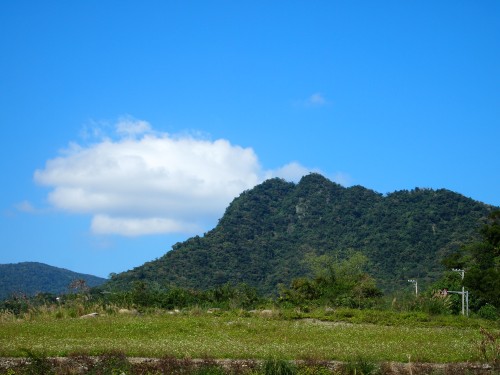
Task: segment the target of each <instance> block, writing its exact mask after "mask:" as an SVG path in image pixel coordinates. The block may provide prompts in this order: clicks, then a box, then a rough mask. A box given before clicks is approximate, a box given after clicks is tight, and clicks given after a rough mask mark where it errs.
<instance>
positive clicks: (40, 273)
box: [0, 262, 106, 300]
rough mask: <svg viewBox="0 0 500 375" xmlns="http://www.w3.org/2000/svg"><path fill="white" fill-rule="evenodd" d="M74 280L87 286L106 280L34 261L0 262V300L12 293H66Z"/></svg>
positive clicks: (28, 294) (99, 283) (29, 294)
mask: <svg viewBox="0 0 500 375" xmlns="http://www.w3.org/2000/svg"><path fill="white" fill-rule="evenodd" d="M75 280H83V281H85V285H86V286H88V287H95V286H98V285H102V284H103V283H104V282H105V281H106V280H105V279H103V278H100V277H96V276H91V275H84V274H80V273H76V272H72V271H68V270H65V269H62V268H57V267H52V266H49V265H46V264H42V263H36V262H22V263H17V264H0V300H2V299H5V298H8V297H9V296H11V295H12V294H16V295H19V294H24V295H27V296H33V295H36V294H39V295H40V294H44V293H49V294H59V293H67V292H68V291H69V290H68V287H69V285H70V284H71V283H72V282H74V281H75Z"/></svg>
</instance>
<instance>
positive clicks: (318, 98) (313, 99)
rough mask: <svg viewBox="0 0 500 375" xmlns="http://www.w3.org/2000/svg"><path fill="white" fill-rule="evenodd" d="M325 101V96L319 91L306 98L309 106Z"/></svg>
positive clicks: (320, 104)
mask: <svg viewBox="0 0 500 375" xmlns="http://www.w3.org/2000/svg"><path fill="white" fill-rule="evenodd" d="M326 103H327V101H326V99H325V97H324V96H323V95H322V94H320V93H319V92H317V93H314V94H312V95H311V96H310V97H309V98H308V99H307V104H308V105H311V106H322V105H325V104H326Z"/></svg>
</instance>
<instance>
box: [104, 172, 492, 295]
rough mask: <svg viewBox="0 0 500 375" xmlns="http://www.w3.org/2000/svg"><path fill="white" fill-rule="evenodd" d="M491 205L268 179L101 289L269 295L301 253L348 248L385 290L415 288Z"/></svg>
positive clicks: (291, 274)
mask: <svg viewBox="0 0 500 375" xmlns="http://www.w3.org/2000/svg"><path fill="white" fill-rule="evenodd" d="M493 208H494V207H492V206H488V205H485V204H483V203H480V202H477V201H474V200H472V199H469V198H466V197H464V196H462V195H460V194H457V193H454V192H451V191H449V190H445V189H441V190H431V189H415V190H412V191H398V192H394V193H391V194H388V195H386V196H384V195H382V194H379V193H376V192H374V191H372V190H369V189H366V188H363V187H361V186H353V187H350V188H344V187H342V186H340V185H338V184H336V183H334V182H332V181H330V180H328V179H326V178H325V177H323V176H321V175H319V174H310V175H307V176H305V177H303V178H302V179H301V181H300V182H299V183H298V184H294V183H289V182H286V181H284V180H281V179H271V180H267V181H265V182H264V183H262V184H260V185H258V186H256V187H255V188H253V189H251V190H248V191H245V192H243V193H242V194H241V195H240V196H239V197H238V198H236V199H234V200H233V202H232V203H231V204H230V205H229V207H228V208H227V210H226V212H225V214H224V216H223V217H222V218H221V219H220V221H219V223H218V225H217V226H216V227H215V228H214V229H213V230H211V231H210V232H208V233H206V234H205V235H204V236H203V237H199V236H196V237H193V238H190V239H188V240H187V241H185V242H182V243H177V244H176V245H174V246H173V248H172V250H171V251H169V252H167V253H166V254H165V255H164V256H163V257H161V258H159V259H157V260H155V261H152V262H148V263H145V264H144V265H142V266H140V267H137V268H135V269H133V270H130V271H127V272H124V273H121V274H118V275H115V276H114V277H113V278H112V280H111V281H110V282H109V283H108V284H106V287H107V288H118V289H122V288H129V287H130V286H131V284H132V283H133V282H134V281H137V280H142V281H146V282H148V283H155V284H156V285H159V286H174V285H175V286H180V287H188V288H201V289H206V288H211V287H214V286H217V285H221V284H224V283H227V282H231V283H241V282H245V283H247V284H249V285H251V286H254V287H256V288H257V289H258V290H260V291H261V292H264V293H274V292H275V291H276V287H277V285H278V284H279V283H284V284H288V283H289V282H290V281H291V280H292V279H293V278H295V277H298V276H303V275H307V274H308V272H309V270H308V267H307V264H306V263H305V262H304V257H305V255H306V254H312V255H314V254H315V255H321V254H325V253H329V254H333V255H334V256H336V257H338V258H339V259H341V258H343V257H345V256H346V254H347V253H348V252H349V251H351V250H356V251H360V252H362V253H364V254H365V255H366V256H368V258H369V259H370V260H371V262H372V267H371V273H372V274H373V276H375V277H376V278H377V280H378V281H379V286H380V287H382V288H383V289H385V290H392V289H395V288H400V287H405V286H407V280H408V278H418V279H419V283H422V285H424V284H425V283H429V282H431V281H432V280H434V279H436V278H437V276H438V275H439V273H440V272H441V271H442V266H441V263H440V262H441V259H442V258H443V257H444V256H446V255H447V254H449V253H450V252H451V251H453V250H455V249H457V248H458V247H460V246H461V245H462V244H463V243H467V242H469V241H472V240H474V239H476V238H477V229H478V228H479V226H480V225H481V224H482V223H483V221H484V218H485V217H486V216H487V215H488V213H489V212H490V211H491V210H492V209H493Z"/></svg>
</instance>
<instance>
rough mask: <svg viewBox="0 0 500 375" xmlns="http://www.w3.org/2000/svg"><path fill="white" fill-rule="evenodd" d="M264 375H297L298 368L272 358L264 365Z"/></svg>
mask: <svg viewBox="0 0 500 375" xmlns="http://www.w3.org/2000/svg"><path fill="white" fill-rule="evenodd" d="M262 371H263V373H264V375H295V374H296V373H297V367H296V366H295V365H294V364H293V363H291V362H289V361H286V360H284V359H278V358H270V359H267V360H266V361H265V362H264V364H263V365H262Z"/></svg>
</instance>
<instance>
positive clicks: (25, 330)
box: [0, 311, 498, 363]
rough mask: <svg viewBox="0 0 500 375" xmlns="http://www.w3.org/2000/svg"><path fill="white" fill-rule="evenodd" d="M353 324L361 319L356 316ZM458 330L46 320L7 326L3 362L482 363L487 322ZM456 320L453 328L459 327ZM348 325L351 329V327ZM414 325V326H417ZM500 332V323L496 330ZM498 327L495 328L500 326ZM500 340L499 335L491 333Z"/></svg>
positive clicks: (291, 322) (156, 317)
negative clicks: (33, 357) (82, 357)
mask: <svg viewBox="0 0 500 375" xmlns="http://www.w3.org/2000/svg"><path fill="white" fill-rule="evenodd" d="M344 315H350V318H351V319H353V317H354V318H355V317H356V315H355V311H354V312H352V313H351V314H344ZM453 319H454V320H457V321H458V322H459V323H457V324H451V323H450V324H444V323H442V324H439V321H438V323H436V322H435V321H427V322H426V321H425V319H423V321H422V322H417V323H415V321H411V322H409V324H404V323H399V324H392V325H387V324H370V323H350V322H349V319H343V321H338V320H337V319H335V317H331V316H330V317H329V319H328V320H326V321H325V320H319V319H314V318H312V317H307V318H305V319H304V318H303V317H302V319H290V318H285V317H283V314H275V315H273V316H262V315H258V314H249V313H246V312H229V313H218V314H209V313H206V312H203V311H195V312H193V311H190V312H185V313H179V314H172V315H171V314H167V313H149V314H144V315H139V316H131V315H120V314H101V315H100V316H98V317H96V318H90V319H80V318H70V317H66V316H63V317H61V316H60V315H59V316H55V315H54V314H52V315H40V316H38V317H37V316H35V317H31V318H29V319H3V320H1V321H0V356H2V357H10V356H14V357H16V356H24V355H25V353H26V352H25V351H24V350H25V349H28V350H31V351H33V352H37V353H43V354H44V355H47V356H67V355H69V354H72V353H86V354H89V355H98V354H102V353H105V352H109V351H110V350H117V351H121V352H123V353H125V354H126V355H127V356H131V357H157V358H159V357H164V356H173V357H177V358H220V359H223V358H229V359H231V358H232V359H235V358H237V359H244V358H245V359H246V358H248V359H250V358H251V359H265V358H270V357H280V358H283V359H322V360H340V361H347V360H350V359H352V358H355V357H363V358H367V359H370V360H372V361H376V362H382V361H398V362H407V361H409V360H411V361H415V362H417V361H418V362H433V363H447V362H467V361H478V360H481V358H480V351H479V343H480V341H481V333H480V331H479V326H480V325H481V323H482V321H478V320H468V321H465V320H464V319H463V318H462V319H460V318H456V317H455V318H453ZM453 319H452V320H450V322H452V321H454V320H453ZM346 320H347V322H346ZM410 323H411V324H410ZM495 324H496V323H495ZM495 324H494V325H495ZM488 329H493V331H494V332H498V327H493V328H491V327H489V328H488Z"/></svg>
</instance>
